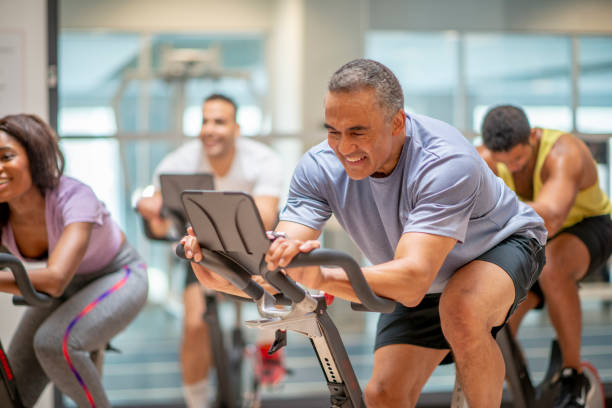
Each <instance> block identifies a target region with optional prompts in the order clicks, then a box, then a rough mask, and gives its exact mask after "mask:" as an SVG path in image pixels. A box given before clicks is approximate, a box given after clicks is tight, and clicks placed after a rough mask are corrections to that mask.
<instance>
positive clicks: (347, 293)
mask: <svg viewBox="0 0 612 408" xmlns="http://www.w3.org/2000/svg"><path fill="white" fill-rule="evenodd" d="M389 264H391V263H390V262H388V263H386V264H381V265H375V266H370V267H366V268H362V269H361V270H362V272H363V275H364V277H365V279H366V281H367V282H368V284H369V285H370V287H371V288H372V290H373V291H374V293H376V294H377V295H378V296H382V297H385V298H387V299H391V300H394V301H396V302H399V303H402V304H404V305H405V306H408V307H413V306H416V305H417V304H419V303H420V301H421V299H422V298H423V296H425V293H426V292H427V289H428V288H429V286H430V284H431V282H429V279H427V278H423V277H420V276H419V275H421V274H418V273H413V274H409V273H408V272H407V271H406V270H403V271H401V272H398V271H392V270H391V268H390V266H389ZM410 275H412V278H410V277H409V276H410ZM324 276H325V279H324V281H323V283H322V284H321V290H323V291H324V292H326V293H330V294H332V295H334V296H339V297H341V298H343V299H347V300H350V301H353V302H360V300H359V298H358V297H357V294H356V293H355V290H354V289H353V286H352V285H351V283H350V281H349V279H348V276H347V275H346V273H345V272H344V270H343V269H341V268H325V269H324ZM424 279H427V282H428V283H421V284H417V282H419V281H420V282H423V281H424ZM409 282H413V284H410V283H409Z"/></svg>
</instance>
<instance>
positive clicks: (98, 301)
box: [8, 243, 148, 408]
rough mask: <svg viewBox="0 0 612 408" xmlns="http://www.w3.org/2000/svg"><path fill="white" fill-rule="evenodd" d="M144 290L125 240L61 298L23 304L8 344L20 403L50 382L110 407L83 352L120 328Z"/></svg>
mask: <svg viewBox="0 0 612 408" xmlns="http://www.w3.org/2000/svg"><path fill="white" fill-rule="evenodd" d="M147 291H148V284H147V270H146V266H145V264H144V262H143V261H142V259H141V258H140V256H139V255H138V254H137V253H136V251H135V250H134V249H133V248H132V247H131V246H130V245H129V244H127V243H125V244H124V245H123V247H122V248H121V250H120V251H119V253H118V254H117V256H116V257H115V259H113V261H112V262H111V263H110V264H109V265H107V266H106V267H105V268H104V269H103V270H101V271H99V272H96V273H92V274H86V275H76V276H75V277H74V278H73V280H72V281H71V282H70V284H69V285H68V288H67V289H66V292H65V295H66V296H65V297H66V299H65V300H62V301H59V300H58V301H57V302H55V303H54V304H53V305H52V306H50V307H46V308H36V307H29V308H28V310H27V311H26V312H25V313H24V315H23V318H22V319H21V321H20V323H19V326H18V327H17V331H16V332H15V334H14V336H13V339H12V341H11V344H10V346H9V349H8V355H9V359H10V362H11V365H12V368H13V371H14V372H15V377H16V378H17V387H18V388H19V393H20V394H21V396H22V399H23V402H24V404H25V405H26V406H27V407H31V406H33V405H34V404H35V403H36V401H37V400H38V398H39V397H40V394H41V393H42V391H43V390H44V388H45V386H46V385H47V384H48V382H49V381H51V382H53V383H54V384H55V385H56V386H57V387H58V388H59V389H60V390H61V391H62V392H63V393H64V394H65V395H67V396H69V397H70V398H72V399H73V400H74V402H75V403H76V404H77V406H79V407H92V406H95V407H98V408H104V407H110V406H111V405H110V402H109V401H108V397H107V396H106V393H105V392H104V388H103V387H102V382H101V379H100V376H99V374H98V372H97V370H96V367H95V365H94V364H93V362H92V361H91V359H90V357H89V352H90V351H94V350H98V349H100V348H102V347H104V346H105V345H106V344H107V343H108V342H109V341H110V339H111V338H112V337H113V336H115V335H116V334H117V333H119V332H121V331H122V330H123V329H125V327H126V326H127V325H128V324H129V323H130V322H131V321H132V320H133V319H134V318H135V317H136V315H137V314H138V312H139V311H140V309H141V308H142V307H143V306H144V304H145V302H146V298H147Z"/></svg>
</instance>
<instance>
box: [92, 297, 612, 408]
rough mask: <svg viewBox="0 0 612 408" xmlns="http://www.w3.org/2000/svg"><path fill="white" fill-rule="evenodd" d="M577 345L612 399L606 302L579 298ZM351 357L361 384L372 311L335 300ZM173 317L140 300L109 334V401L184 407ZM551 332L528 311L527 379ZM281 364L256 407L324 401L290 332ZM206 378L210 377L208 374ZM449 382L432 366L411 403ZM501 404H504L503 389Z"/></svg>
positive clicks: (442, 399) (524, 331) (611, 337)
mask: <svg viewBox="0 0 612 408" xmlns="http://www.w3.org/2000/svg"><path fill="white" fill-rule="evenodd" d="M583 309H584V315H583V321H584V334H583V348H582V354H583V357H584V359H585V360H589V361H590V362H591V363H593V364H594V365H595V366H596V367H597V369H598V370H599V374H600V376H601V378H602V380H603V382H604V383H605V389H606V395H607V396H608V403H609V404H612V303H611V302H610V301H609V300H607V301H602V300H601V297H600V298H599V299H595V298H594V297H592V296H591V297H590V296H583ZM233 314H234V312H233V306H232V305H231V304H227V303H224V304H222V307H221V317H222V319H221V320H222V321H223V322H226V324H227V326H230V325H231V323H232V321H233ZM330 314H331V315H332V318H333V319H334V321H336V322H342V325H340V331H341V333H342V337H343V340H344V343H345V345H346V347H347V349H348V351H349V355H350V356H351V361H352V363H353V366H354V367H355V371H356V373H357V376H358V377H359V379H360V381H361V383H362V385H365V383H366V382H367V379H368V377H369V375H370V372H371V369H372V345H373V339H374V330H375V325H376V315H374V314H369V313H358V312H352V311H350V310H349V307H348V305H347V304H346V303H344V302H335V303H334V305H333V307H332V309H331V310H330ZM243 315H244V317H245V318H246V319H252V318H256V315H255V311H254V310H252V309H250V306H244V307H243ZM180 326H181V321H180V319H179V318H177V317H176V316H173V315H172V314H171V313H169V312H168V311H167V310H166V309H165V308H163V307H161V306H159V305H153V304H151V305H148V306H147V307H146V308H145V310H144V311H143V312H142V313H141V314H140V316H139V317H138V318H137V319H136V321H135V322H134V323H133V324H132V325H131V326H130V328H129V329H128V330H126V331H125V332H124V333H122V334H120V335H119V336H117V338H116V339H115V340H114V341H113V345H114V346H115V347H117V348H119V349H121V351H122V352H121V354H115V353H108V354H107V358H106V362H105V366H104V382H105V386H106V387H107V390H108V393H109V395H110V398H111V401H112V403H113V406H121V407H128V406H129V407H147V406H150V407H153V406H154V407H184V404H183V400H182V394H181V379H180V367H179V364H178V348H179V341H180ZM255 334H256V333H255V331H254V330H253V329H246V328H245V336H246V337H247V339H251V340H252V339H254V338H255ZM552 335H553V330H552V328H551V325H550V322H549V320H548V318H547V316H546V314H545V313H543V312H531V313H530V314H529V315H528V316H527V318H526V320H525V322H524V324H523V326H522V328H521V331H520V333H519V338H520V340H521V343H522V345H523V347H524V349H525V351H526V356H527V358H528V362H529V366H530V367H531V370H532V373H533V374H532V375H533V378H534V379H535V380H536V381H537V380H539V379H540V378H541V377H542V376H543V374H544V371H545V369H546V366H547V361H548V349H549V343H550V339H551V337H552ZM285 350H286V351H285V352H286V363H287V365H288V366H289V367H290V368H292V369H293V374H291V375H289V376H288V377H287V378H286V380H285V381H284V383H283V384H282V385H280V386H279V387H277V388H275V389H265V390H263V393H262V396H263V401H264V404H263V407H268V408H270V407H286V406H288V405H289V404H290V405H291V406H293V407H295V408H300V407H328V406H329V405H328V401H329V400H328V397H327V388H326V386H325V384H324V382H323V379H322V373H321V370H320V367H319V365H318V362H317V361H316V358H315V356H314V353H313V352H312V349H311V347H310V343H309V342H308V341H307V340H306V339H305V338H304V337H302V336H300V335H297V334H290V336H289V339H288V346H287V348H286V349H285ZM212 378H213V380H212V381H214V375H213V376H212ZM453 383H454V366H453V365H449V366H441V367H438V369H436V371H435V372H434V374H433V376H432V377H431V379H430V380H429V382H428V383H427V385H426V387H425V389H424V392H423V395H422V398H421V403H419V406H422V407H438V406H440V407H443V406H446V407H447V406H448V401H449V398H450V391H451V390H452V387H453ZM504 401H505V403H504V406H508V407H510V406H511V405H510V403H509V402H508V401H510V395H509V394H508V393H505V396H504Z"/></svg>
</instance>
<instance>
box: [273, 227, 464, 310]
mask: <svg viewBox="0 0 612 408" xmlns="http://www.w3.org/2000/svg"><path fill="white" fill-rule="evenodd" d="M290 224H294V225H290ZM295 225H299V224H295V223H288V222H281V223H279V225H278V227H277V230H278V231H283V232H288V235H289V237H290V238H291V239H288V240H285V239H278V240H276V241H274V242H273V243H272V245H271V246H270V250H269V251H268V253H267V254H266V262H267V263H268V269H272V268H275V267H278V266H280V267H285V266H287V265H288V264H289V263H290V262H291V259H293V257H294V256H295V255H297V254H298V253H300V252H310V251H311V250H312V249H314V248H318V247H319V245H320V244H319V242H318V241H312V240H306V241H304V240H303V239H299V238H304V237H305V235H306V234H303V235H302V236H301V237H300V236H299V234H295V233H293V234H292V232H293V231H294V230H296V229H298V228H299V227H296V226H295ZM302 227H304V226H302ZM304 228H307V227H304ZM294 236H298V239H293V238H294ZM456 243H457V241H456V240H455V239H452V238H448V237H443V236H439V235H433V234H425V233H412V232H410V233H405V234H403V235H402V237H401V239H400V241H399V243H398V245H397V248H396V250H395V257H394V259H393V260H391V261H389V262H385V263H383V264H379V265H373V266H369V267H366V268H362V271H363V274H364V276H365V278H366V280H367V281H368V284H369V285H370V286H371V287H372V289H373V290H374V292H375V293H376V294H377V295H380V296H383V297H386V298H388V299H392V300H395V301H397V302H399V303H402V304H404V305H406V306H408V307H411V306H415V305H418V304H419V303H420V302H421V300H422V299H423V297H424V296H425V294H426V293H427V289H428V288H429V287H430V286H431V284H432V283H433V281H434V279H435V277H436V275H437V273H438V270H439V269H440V267H441V266H442V264H443V263H444V260H445V259H446V257H447V255H448V254H449V253H450V251H451V250H452V249H453V247H454V246H455V244H456ZM287 272H288V273H289V275H290V276H291V277H292V278H293V279H295V280H297V281H298V282H301V283H302V284H304V285H305V286H307V287H309V288H312V289H319V290H323V291H325V292H327V293H331V294H333V295H336V296H339V297H342V298H344V299H348V300H351V301H358V299H357V296H356V295H355V292H354V291H353V288H352V286H351V284H350V282H349V280H348V278H347V276H346V274H345V273H344V271H343V270H341V269H339V268H320V267H304V268H291V269H288V270H287Z"/></svg>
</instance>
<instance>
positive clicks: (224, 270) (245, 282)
mask: <svg viewBox="0 0 612 408" xmlns="http://www.w3.org/2000/svg"><path fill="white" fill-rule="evenodd" d="M175 253H176V256H178V257H179V258H181V259H184V260H187V261H190V262H193V260H192V259H188V258H187V257H186V256H185V247H184V246H183V244H178V245H177V246H176V249H175ZM202 253H203V255H204V260H203V261H202V262H200V264H201V265H203V266H205V267H209V268H212V269H214V270H215V272H216V273H218V274H219V275H221V276H223V277H224V278H225V279H227V280H228V281H230V283H231V284H232V285H234V286H235V287H237V288H238V289H240V290H242V291H243V292H244V293H246V294H247V295H249V297H251V299H253V300H255V301H257V300H258V299H260V298H261V297H262V296H263V295H264V292H265V290H264V288H262V287H261V286H260V285H259V284H258V283H257V282H255V281H254V280H253V279H251V275H250V273H248V272H247V271H244V270H237V269H236V265H235V264H229V261H228V260H226V259H224V258H223V256H222V255H219V254H217V253H216V252H212V251H208V250H206V249H204V248H202Z"/></svg>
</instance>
